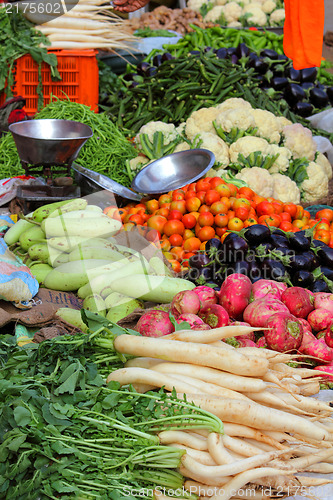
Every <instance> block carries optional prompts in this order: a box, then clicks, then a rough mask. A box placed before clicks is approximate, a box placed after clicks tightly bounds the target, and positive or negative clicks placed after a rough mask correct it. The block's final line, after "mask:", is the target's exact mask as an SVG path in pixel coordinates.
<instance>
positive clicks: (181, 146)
mask: <svg viewBox="0 0 333 500" xmlns="http://www.w3.org/2000/svg"><path fill="white" fill-rule="evenodd" d="M189 149H191V146H190V145H189V144H188V143H187V142H185V141H184V142H180V143H179V144H178V145H177V146H176V147H175V150H174V153H179V152H180V151H188V150H189Z"/></svg>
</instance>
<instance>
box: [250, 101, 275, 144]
mask: <svg viewBox="0 0 333 500" xmlns="http://www.w3.org/2000/svg"><path fill="white" fill-rule="evenodd" d="M251 115H252V116H253V118H254V122H255V126H256V127H257V128H258V132H257V135H258V136H259V137H263V138H264V139H267V140H268V141H269V142H275V143H276V144H278V143H279V142H280V138H281V137H280V125H279V123H278V121H277V120H276V116H275V115H273V113H271V112H270V111H265V110H263V109H253V110H252V111H251Z"/></svg>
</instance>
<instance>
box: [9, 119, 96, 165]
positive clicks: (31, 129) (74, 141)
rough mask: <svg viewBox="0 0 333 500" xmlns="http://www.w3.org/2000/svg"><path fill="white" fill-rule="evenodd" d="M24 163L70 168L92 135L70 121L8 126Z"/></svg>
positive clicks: (85, 126)
mask: <svg viewBox="0 0 333 500" xmlns="http://www.w3.org/2000/svg"><path fill="white" fill-rule="evenodd" d="M9 130H10V132H11V133H12V135H13V138H14V141H15V144H16V147H17V151H18V154H19V157H20V160H21V161H22V162H25V163H27V164H30V165H36V166H39V165H41V166H44V167H47V166H57V165H71V163H72V162H73V161H74V160H75V159H76V158H77V157H78V155H79V152H80V149H81V148H82V146H83V144H84V143H85V142H86V141H87V140H88V139H89V138H90V137H92V135H93V132H92V130H91V128H90V127H88V125H84V124H83V123H80V122H75V121H71V120H28V121H24V122H18V123H13V124H12V125H9Z"/></svg>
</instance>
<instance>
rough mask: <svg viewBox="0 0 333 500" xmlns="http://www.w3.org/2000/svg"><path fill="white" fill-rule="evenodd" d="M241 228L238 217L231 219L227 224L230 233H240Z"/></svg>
mask: <svg viewBox="0 0 333 500" xmlns="http://www.w3.org/2000/svg"><path fill="white" fill-rule="evenodd" d="M243 227H244V223H243V221H242V220H240V219H239V218H238V217H232V218H231V219H230V220H229V222H228V229H230V231H240V230H241V229H243Z"/></svg>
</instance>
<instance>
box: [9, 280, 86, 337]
mask: <svg viewBox="0 0 333 500" xmlns="http://www.w3.org/2000/svg"><path fill="white" fill-rule="evenodd" d="M32 301H33V305H32V307H31V309H25V310H20V309H17V308H16V307H14V306H13V305H12V304H10V303H9V302H6V301H4V300H1V301H0V328H1V327H2V326H4V325H7V324H8V323H11V322H15V323H21V324H23V325H25V326H39V325H44V324H47V323H48V322H49V321H51V320H52V318H53V316H54V313H55V312H56V311H57V310H58V309H60V307H70V308H72V309H81V308H82V300H80V299H79V298H78V297H76V295H74V294H73V293H66V292H57V291H55V290H49V289H48V288H40V289H39V291H38V294H37V295H35V296H34V298H33V299H32Z"/></svg>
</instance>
